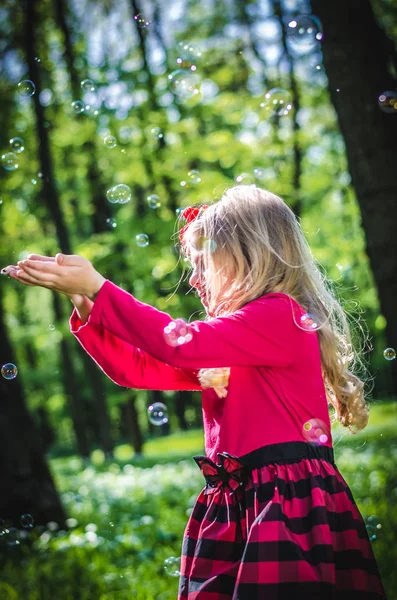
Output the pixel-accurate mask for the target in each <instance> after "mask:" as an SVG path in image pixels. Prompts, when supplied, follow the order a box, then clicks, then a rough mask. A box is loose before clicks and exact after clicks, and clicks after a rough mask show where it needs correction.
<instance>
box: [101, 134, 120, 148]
mask: <svg viewBox="0 0 397 600" xmlns="http://www.w3.org/2000/svg"><path fill="white" fill-rule="evenodd" d="M103 143H104V144H105V146H106V148H115V147H116V146H117V140H116V138H115V137H114V135H106V136H105V137H104V138H103Z"/></svg>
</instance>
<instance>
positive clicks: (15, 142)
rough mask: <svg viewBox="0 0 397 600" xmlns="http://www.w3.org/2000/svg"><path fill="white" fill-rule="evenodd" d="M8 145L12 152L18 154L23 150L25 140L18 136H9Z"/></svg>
mask: <svg viewBox="0 0 397 600" xmlns="http://www.w3.org/2000/svg"><path fill="white" fill-rule="evenodd" d="M10 146H11V150H13V151H14V152H17V153H18V154H19V153H20V152H23V151H24V150H25V142H24V141H23V139H22V138H20V137H14V138H11V139H10Z"/></svg>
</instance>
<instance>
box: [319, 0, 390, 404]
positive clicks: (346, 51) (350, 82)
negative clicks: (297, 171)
mask: <svg viewBox="0 0 397 600" xmlns="http://www.w3.org/2000/svg"><path fill="white" fill-rule="evenodd" d="M312 8H313V13H314V14H316V15H317V16H318V17H319V18H320V19H321V21H322V22H323V26H324V40H323V54H324V66H325V69H326V72H327V75H328V80H329V88H330V94H331V99H332V102H333V104H334V107H335V110H336V112H337V115H338V121H339V125H340V129H341V131H342V134H343V137H344V140H345V145H346V151H347V158H348V163H349V170H350V174H351V178H352V184H353V186H354V189H355V191H356V195H357V200H358V203H359V205H360V210H361V217H362V224H363V227H364V231H365V237H366V245H367V253H368V256H369V259H370V262H371V267H372V271H373V274H374V278H375V282H376V286H377V288H378V295H379V302H380V308H381V311H382V314H383V315H384V316H385V318H386V320H387V328H386V337H387V343H388V345H389V346H391V347H393V348H397V311H396V298H397V235H396V231H397V203H396V196H397V169H396V164H397V145H396V139H397V111H396V112H395V114H387V113H384V112H382V110H380V108H379V107H378V97H379V95H380V94H381V93H382V92H384V91H385V90H393V89H395V85H396V82H395V81H394V78H393V75H392V74H391V73H390V72H389V70H388V65H389V60H390V58H391V57H389V56H388V52H387V51H386V48H388V47H390V41H389V40H388V39H387V37H386V34H385V32H384V31H383V30H382V29H381V28H380V26H379V25H378V24H377V22H376V20H375V17H374V13H373V11H372V8H371V4H370V1H369V0H334V2H324V1H323V0H312ZM337 90H340V91H339V92H338V91H337ZM388 367H389V368H390V370H391V371H392V380H393V390H390V391H391V392H394V394H395V393H396V391H397V361H392V362H391V363H390V364H389V365H388Z"/></svg>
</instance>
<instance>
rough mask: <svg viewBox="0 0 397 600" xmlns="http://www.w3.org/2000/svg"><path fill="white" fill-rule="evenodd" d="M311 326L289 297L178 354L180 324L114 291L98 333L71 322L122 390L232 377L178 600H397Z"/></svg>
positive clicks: (217, 324) (95, 324)
mask: <svg viewBox="0 0 397 600" xmlns="http://www.w3.org/2000/svg"><path fill="white" fill-rule="evenodd" d="M303 313H304V311H303V309H302V308H301V307H300V306H299V305H298V304H297V303H296V302H295V301H294V300H293V299H292V298H290V297H289V296H286V295H285V294H278V293H277V294H276V293H275V294H267V295H265V296H262V297H261V298H258V299H257V300H254V301H252V302H249V303H248V304H246V305H245V306H244V307H243V308H241V309H240V310H238V311H236V312H235V313H234V314H232V315H229V316H227V317H220V318H216V319H211V320H209V321H206V322H202V321H195V322H193V323H191V324H190V332H191V334H192V339H191V341H189V342H188V343H184V344H181V345H176V346H173V345H169V344H168V343H167V341H166V339H165V336H164V328H165V327H166V326H168V325H169V323H170V321H171V317H170V316H169V315H167V314H165V313H163V312H161V311H158V310H157V309H155V308H154V307H152V306H149V305H147V304H144V303H142V302H140V301H138V300H136V299H135V298H134V297H133V296H131V295H130V294H128V293H127V292H125V291H124V290H122V289H120V288H118V287H117V286H115V285H114V284H112V283H111V282H109V281H107V282H105V284H104V285H103V287H102V289H101V290H100V292H99V294H98V296H97V299H96V301H95V304H94V306H93V309H92V312H91V315H90V317H89V320H88V322H87V323H86V324H85V325H82V324H81V323H80V321H79V319H78V316H77V314H76V312H74V313H73V315H72V317H71V330H72V332H73V333H74V335H75V336H76V337H77V338H78V340H79V342H80V343H81V344H82V346H83V347H84V348H85V350H86V351H87V352H88V353H89V354H90V355H91V356H92V357H93V359H94V360H95V361H96V362H97V363H98V365H99V366H100V367H101V368H102V369H103V371H104V372H105V373H106V374H107V375H108V376H109V377H110V378H111V379H112V380H113V381H114V382H115V383H117V384H119V385H123V386H126V387H131V388H139V389H161V390H187V389H189V390H200V389H201V388H200V383H199V380H198V378H197V371H198V370H199V369H200V368H211V367H230V368H231V371H230V380H229V385H228V394H227V397H226V399H220V398H218V397H217V395H216V394H215V392H214V391H213V390H204V391H203V418H204V433H205V448H206V456H204V457H196V462H197V463H198V466H199V467H200V468H201V470H202V472H203V475H204V477H205V479H206V483H207V485H206V488H205V489H204V490H203V491H202V493H201V494H200V496H199V498H198V500H197V502H196V505H195V507H194V509H193V511H192V514H191V516H190V519H189V522H188V525H187V527H186V531H185V536H184V541H183V551H182V567H181V571H182V573H181V579H180V586H179V600H182V599H188V600H259V599H260V600H262V599H263V600H276V599H277V600H284V599H285V600H287V598H288V600H290V599H291V598H294V599H296V598H298V599H299V598H302V599H303V598H305V600H308V599H310V600H311V599H312V598H321V600H328V599H329V600H331V599H332V600H334V599H335V600H379V599H381V598H382V599H384V598H385V597H386V596H385V593H384V590H383V587H382V583H381V581H380V577H379V573H378V569H377V565H376V562H375V559H374V556H373V552H372V548H371V544H370V542H369V539H368V535H367V532H366V528H365V524H364V522H363V519H362V517H361V515H360V513H359V511H358V509H357V506H356V504H355V502H354V499H353V497H352V494H351V491H350V489H349V487H348V486H347V484H346V482H345V481H344V479H343V477H342V476H341V474H340V473H339V471H338V469H337V467H336V466H335V463H334V459H333V450H332V438H331V431H330V423H329V417H328V405H327V400H326V395H325V389H324V383H323V378H322V372H321V362H320V351H319V344H318V339H317V334H316V332H315V331H307V330H305V328H304V327H302V326H301V325H300V323H301V321H300V318H301V316H302V315H303ZM307 423H314V424H315V427H314V429H312V431H311V432H309V434H308V432H307V430H306V424H307ZM318 423H321V427H320V428H317V425H316V424H318ZM314 430H316V431H319V432H320V434H321V435H319V436H318V437H317V438H311V437H310V436H311V434H312V433H313V431H314Z"/></svg>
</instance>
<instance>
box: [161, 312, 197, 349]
mask: <svg viewBox="0 0 397 600" xmlns="http://www.w3.org/2000/svg"><path fill="white" fill-rule="evenodd" d="M164 339H165V341H166V342H167V344H168V345H169V346H174V347H176V346H183V345H184V344H187V343H189V342H191V341H192V339H193V330H192V327H191V326H190V325H189V324H188V323H185V321H184V320H183V319H176V320H175V321H171V323H169V324H168V325H167V326H166V327H164Z"/></svg>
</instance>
